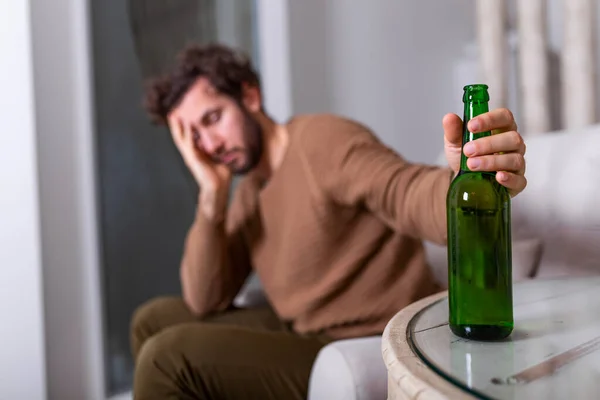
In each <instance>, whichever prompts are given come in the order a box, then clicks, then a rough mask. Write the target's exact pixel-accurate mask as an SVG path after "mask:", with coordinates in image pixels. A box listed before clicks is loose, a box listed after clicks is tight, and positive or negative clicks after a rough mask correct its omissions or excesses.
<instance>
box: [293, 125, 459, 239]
mask: <svg viewBox="0 0 600 400" xmlns="http://www.w3.org/2000/svg"><path fill="white" fill-rule="evenodd" d="M301 141H302V153H303V160H304V165H305V168H306V169H307V170H308V175H309V177H310V179H312V180H314V182H315V186H317V187H318V188H319V189H320V190H321V191H322V192H323V195H324V197H325V198H327V199H329V200H330V201H333V202H335V203H337V204H339V205H342V206H349V207H356V206H361V207H365V208H367V209H368V210H370V211H371V212H373V213H374V214H375V215H376V216H378V217H379V218H380V219H381V220H382V221H384V223H386V224H387V225H388V226H390V227H391V228H392V229H394V230H396V231H397V232H400V233H402V234H405V235H408V236H412V237H417V238H419V239H422V240H429V241H432V242H434V243H438V244H445V243H446V239H447V232H446V194H447V192H448V188H449V186H450V181H451V179H452V176H453V173H452V170H451V169H450V168H440V167H435V166H429V165H422V164H414V163H410V162H407V161H406V160H405V159H404V158H402V156H400V155H399V154H398V153H397V152H395V151H394V150H392V149H390V148H389V147H387V146H385V145H384V144H383V143H381V142H380V141H379V140H378V139H377V138H376V137H375V136H374V135H373V133H372V132H371V131H370V130H369V129H368V128H366V127H365V126H363V125H361V124H359V123H357V122H354V121H351V120H347V119H343V118H339V117H336V116H329V115H328V116H316V117H312V119H311V120H310V121H309V122H308V123H307V124H306V125H305V128H304V129H303V131H302V135H301Z"/></svg>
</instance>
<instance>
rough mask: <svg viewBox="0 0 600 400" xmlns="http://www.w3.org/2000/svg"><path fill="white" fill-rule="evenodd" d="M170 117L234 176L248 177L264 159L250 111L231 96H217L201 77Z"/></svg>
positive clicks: (197, 144)
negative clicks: (178, 122)
mask: <svg viewBox="0 0 600 400" xmlns="http://www.w3.org/2000/svg"><path fill="white" fill-rule="evenodd" d="M169 118H176V119H178V120H179V121H180V122H181V124H182V126H183V127H184V129H185V131H186V134H192V135H194V143H195V144H196V146H197V148H198V149H199V150H200V151H202V152H204V153H205V154H206V155H207V156H209V157H210V158H211V159H212V160H213V161H214V162H215V163H219V164H224V165H226V166H227V167H228V168H229V169H230V170H231V172H232V173H234V174H245V173H247V172H248V171H250V170H251V169H253V168H254V167H256V165H257V164H258V162H259V161H260V158H261V156H262V150H263V148H262V135H263V133H262V129H261V126H260V125H259V123H258V122H257V121H256V119H255V118H253V117H252V116H251V115H250V112H249V111H248V110H247V109H246V108H245V107H244V106H243V105H242V104H239V103H238V102H236V101H235V100H233V99H232V98H231V97H229V96H226V95H223V94H220V93H217V91H216V90H215V89H214V88H213V86H212V85H211V84H210V83H209V81H208V80H207V79H206V78H200V79H198V81H197V82H196V83H194V85H192V87H191V88H190V90H188V92H187V93H186V94H185V95H184V97H183V98H182V100H181V102H180V103H179V105H178V106H177V107H175V108H174V109H173V110H172V111H171V113H170V115H169Z"/></svg>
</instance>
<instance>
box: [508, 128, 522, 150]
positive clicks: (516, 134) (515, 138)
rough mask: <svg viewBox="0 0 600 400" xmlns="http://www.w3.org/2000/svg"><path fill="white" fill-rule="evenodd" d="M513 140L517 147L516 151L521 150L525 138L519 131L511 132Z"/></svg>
mask: <svg viewBox="0 0 600 400" xmlns="http://www.w3.org/2000/svg"><path fill="white" fill-rule="evenodd" d="M511 139H512V142H513V145H514V146H515V149H520V148H521V146H522V145H523V144H524V143H523V138H522V137H521V135H520V134H519V132H517V131H512V132H511Z"/></svg>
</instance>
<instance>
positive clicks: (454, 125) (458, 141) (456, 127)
mask: <svg viewBox="0 0 600 400" xmlns="http://www.w3.org/2000/svg"><path fill="white" fill-rule="evenodd" d="M442 125H443V127H444V142H445V144H446V146H450V147H461V146H462V129H463V125H462V120H461V119H460V117H459V116H458V115H456V114H446V115H444V119H443V120H442Z"/></svg>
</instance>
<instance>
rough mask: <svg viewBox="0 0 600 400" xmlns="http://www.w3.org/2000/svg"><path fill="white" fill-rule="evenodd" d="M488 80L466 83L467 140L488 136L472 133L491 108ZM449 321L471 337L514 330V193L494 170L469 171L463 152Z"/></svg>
mask: <svg viewBox="0 0 600 400" xmlns="http://www.w3.org/2000/svg"><path fill="white" fill-rule="evenodd" d="M487 89H488V87H487V85H468V86H465V87H464V96H463V102H464V107H465V108H464V118H463V141H462V145H463V147H464V145H465V144H466V143H468V142H470V141H472V140H477V139H478V138H481V137H484V136H489V135H491V132H483V133H476V134H474V133H471V132H469V130H468V129H467V123H468V122H469V120H470V119H471V118H474V117H476V116H477V115H479V114H482V113H485V112H488V111H489V105H488V102H489V94H488V90H487ZM446 206H447V222H448V302H449V308H450V310H449V311H450V318H449V324H450V329H451V330H452V332H454V334H456V335H458V336H460V337H464V338H468V339H473V340H500V339H503V338H506V337H508V336H509V335H510V334H511V332H512V330H513V325H514V323H513V301H512V249H511V224H510V219H511V215H510V195H509V193H508V190H507V189H506V188H505V187H504V186H502V185H500V184H499V183H498V182H497V181H496V174H495V173H490V172H477V171H470V170H469V168H468V167H467V157H466V156H465V154H464V153H462V156H461V161H460V172H459V173H458V174H457V176H456V177H455V178H454V180H453V181H452V183H451V185H450V188H449V190H448V196H447V199H446Z"/></svg>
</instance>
